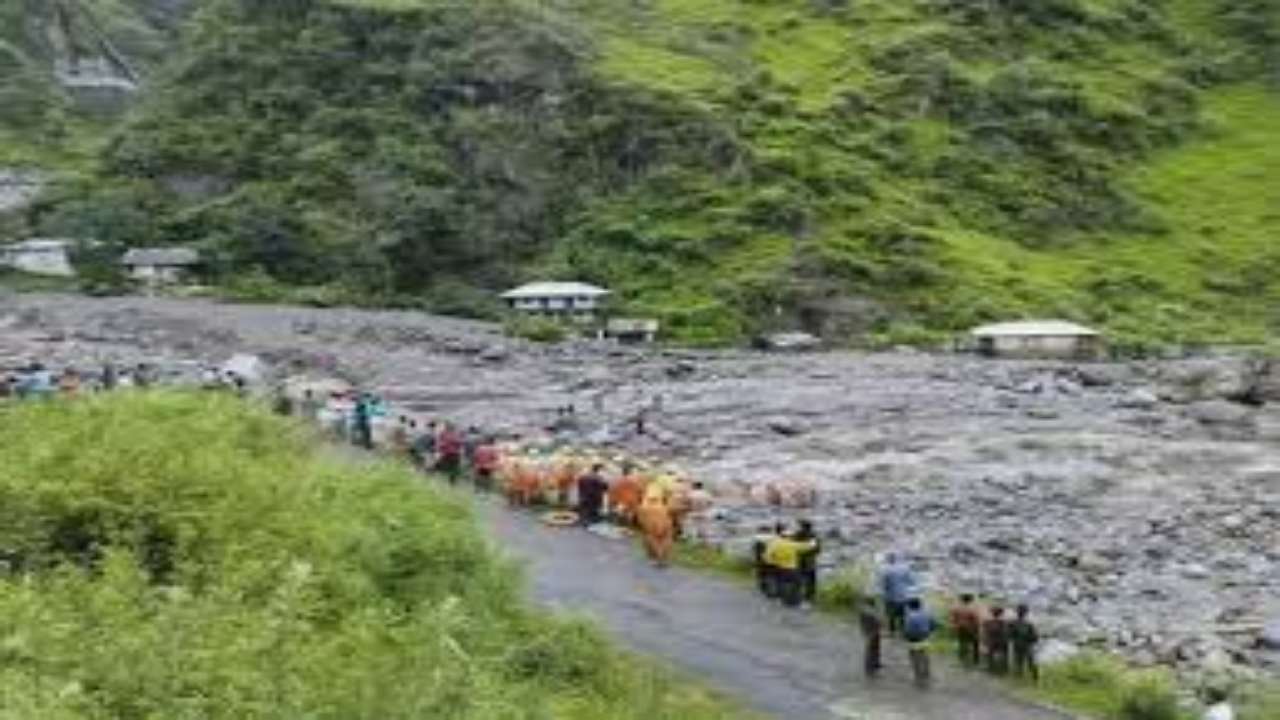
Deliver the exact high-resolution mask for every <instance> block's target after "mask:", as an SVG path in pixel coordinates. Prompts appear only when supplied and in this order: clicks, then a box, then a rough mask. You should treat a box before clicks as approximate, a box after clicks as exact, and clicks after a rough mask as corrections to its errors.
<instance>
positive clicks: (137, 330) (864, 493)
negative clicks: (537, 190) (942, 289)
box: [0, 295, 1280, 674]
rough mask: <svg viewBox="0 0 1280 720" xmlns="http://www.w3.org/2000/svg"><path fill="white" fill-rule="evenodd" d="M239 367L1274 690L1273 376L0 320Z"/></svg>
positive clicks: (367, 331) (167, 306) (102, 308)
mask: <svg viewBox="0 0 1280 720" xmlns="http://www.w3.org/2000/svg"><path fill="white" fill-rule="evenodd" d="M236 353H252V354H256V355H258V356H260V357H262V358H264V359H265V360H266V361H267V362H268V363H270V364H271V365H272V367H273V368H275V369H276V371H277V372H279V373H280V374H282V375H285V374H298V373H309V374H313V375H318V376H328V375H338V376H343V377H346V378H349V379H351V380H353V381H355V382H358V383H360V384H362V385H365V386H368V387H375V388H378V389H380V390H381V391H382V392H383V393H384V394H385V395H386V396H387V397H388V399H389V400H391V401H392V402H393V403H396V405H397V407H399V408H406V409H409V410H410V411H412V412H414V413H417V414H421V415H431V416H437V417H448V418H451V419H454V420H456V421H458V422H461V423H464V424H475V425H479V426H482V427H484V428H487V429H491V430H494V431H501V432H507V433H512V434H520V435H522V436H524V437H526V438H540V437H545V436H546V431H545V430H544V428H546V427H547V426H549V425H551V424H553V423H554V421H555V419H556V409H557V408H561V407H564V406H566V405H573V406H574V407H575V409H576V418H577V419H576V427H575V428H569V429H567V430H566V431H564V432H563V433H562V437H566V438H567V439H568V440H569V441H571V442H574V443H575V444H579V445H593V446H599V447H612V448H617V449H619V450H620V451H626V452H628V453H631V454H637V455H641V456H647V457H653V458H655V459H661V460H663V461H665V462H673V463H676V464H678V465H680V466H681V467H683V468H684V469H686V470H687V471H689V472H690V473H691V474H693V475H694V476H696V477H698V478H702V479H705V480H707V481H709V482H710V483H712V484H713V485H714V486H715V487H716V488H717V490H718V491H719V493H720V494H721V496H722V498H723V502H722V508H721V509H720V511H719V513H718V514H719V521H718V522H717V523H716V526H715V528H714V530H713V531H712V535H713V537H714V539H715V540H716V541H717V542H720V543H723V544H724V545H725V546H726V547H727V548H729V549H730V550H734V549H740V548H741V547H742V546H743V543H744V538H746V537H747V536H749V535H750V534H751V533H752V532H753V531H754V530H755V527H756V525H757V524H758V523H760V522H762V521H767V520H770V519H773V518H775V517H779V516H797V515H800V514H804V515H807V516H809V517H812V518H814V519H815V520H816V521H817V523H818V525H819V527H820V528H821V529H822V530H823V531H824V532H825V533H826V534H827V535H828V537H829V540H828V542H827V549H828V551H827V553H826V555H825V558H826V561H827V562H829V563H831V564H840V565H848V564H864V565H865V564H868V563H870V562H873V560H874V558H876V557H877V556H879V555H880V554H882V553H884V552H886V551H889V550H899V551H902V552H906V553H909V554H911V555H912V556H914V557H915V558H916V559H917V560H918V562H919V563H920V564H921V566H922V567H923V568H925V569H926V575H927V577H928V580H929V583H930V584H931V585H932V586H933V587H935V588H938V589H948V590H952V589H953V590H961V589H971V590H975V591H979V592H983V593H986V594H989V595H991V596H994V597H997V598H1001V599H1003V600H1005V601H1009V602H1016V601H1027V602H1030V603H1031V604H1032V605H1033V607H1036V608H1037V609H1038V611H1039V613H1040V614H1041V616H1042V618H1044V621H1045V623H1046V625H1047V626H1049V628H1050V629H1051V632H1052V634H1053V636H1054V637H1055V638H1056V639H1057V640H1058V641H1061V642H1062V643H1065V644H1066V645H1059V646H1058V647H1069V646H1081V645H1097V646H1103V647H1109V648H1112V649H1115V650H1117V651H1120V652H1122V653H1124V654H1125V655H1126V656H1128V657H1129V658H1131V659H1133V660H1135V661H1137V662H1139V663H1152V664H1154V663H1167V664H1174V665H1177V666H1179V667H1180V668H1181V669H1182V670H1184V671H1185V672H1188V673H1193V674H1194V673H1201V672H1215V673H1216V672H1241V673H1246V674H1247V673H1255V672H1263V673H1277V672H1280V668H1278V664H1280V655H1277V654H1276V653H1274V652H1272V651H1268V650H1266V649H1265V644H1266V643H1265V642H1264V636H1266V635H1267V634H1268V633H1267V632H1266V631H1265V628H1266V626H1267V625H1268V620H1271V621H1273V622H1274V621H1275V620H1276V619H1277V618H1280V367H1276V368H1272V367H1271V366H1270V365H1268V364H1266V363H1262V362H1258V361H1253V360H1249V359H1245V358H1240V357H1230V356H1223V357H1215V358H1202V359H1196V360H1184V361H1168V362H1144V363H1132V364H1107V365H1072V364H1061V363H1021V362H993V361H983V360H979V359H976V358H969V357H957V356H933V355H925V354H918V353H911V352H901V353H892V354H876V355H862V354H843V353H830V354H803V355H769V354H762V353H748V352H733V351H726V352H686V351H662V350H646V349H628V348H618V347H613V346H608V345H595V344H575V345H565V346H558V347H541V346H532V345H528V344H525V343H521V342H516V341H511V340H509V339H507V338H504V337H502V336H501V334H500V333H499V332H498V330H497V329H496V328H495V327H493V326H489V325H485V324H478V323H469V322H465V321H457V320H447V319H440V318H431V317H427V316H424V315H421V314H417V313H403V312H388V313H369V312H359V311H349V310H319V309H301V308H264V307H251V306H236V305H219V304H213V303H209V302H204V301H181V300H164V299H138V298H124V299H87V298H71V297H52V296H30V295H25V296H12V295H8V296H0V367H9V366H15V365H18V364H20V363H22V362H26V361H30V360H40V361H43V362H45V363H46V364H47V365H50V366H52V367H54V368H59V367H63V366H68V365H70V366H76V367H80V368H85V369H87V368H89V367H92V366H94V365H96V364H98V363H100V362H102V361H104V360H112V361H116V362H122V363H135V362H141V361H146V362H151V363H155V364H158V365H159V366H161V367H162V368H165V369H166V370H167V371H169V372H172V373H180V374H187V375H188V376H189V375H190V374H191V373H192V372H193V368H195V367H197V366H198V364H199V363H202V362H221V361H223V360H225V359H227V358H228V357H229V356H231V355H233V354H236ZM642 413H643V414H644V415H645V417H646V423H645V425H646V428H645V430H646V432H644V433H643V434H639V433H638V432H637V427H636V422H635V420H636V418H637V416H638V415H640V414H642ZM776 481H797V482H802V483H807V484H810V483H811V484H813V485H814V486H815V487H817V488H818V489H819V493H818V500H817V505H816V507H813V508H809V509H795V510H785V509H781V508H773V507H761V506H759V505H757V504H754V503H752V502H750V501H749V500H748V497H749V496H750V489H751V488H752V487H753V486H756V487H757V488H758V486H760V485H761V484H764V483H769V482H776ZM1273 632H1274V631H1273ZM1274 634H1280V633H1274ZM1272 640H1273V641H1275V642H1277V643H1280V637H1273V638H1272Z"/></svg>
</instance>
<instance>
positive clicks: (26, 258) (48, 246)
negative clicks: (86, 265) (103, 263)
mask: <svg viewBox="0 0 1280 720" xmlns="http://www.w3.org/2000/svg"><path fill="white" fill-rule="evenodd" d="M74 247H75V241H74V240H59V239H52V238H33V239H31V240H25V241H23V242H19V243H13V244H11V245H0V265H3V266H6V267H10V268H13V269H14V270H19V271H21V272H24V273H29V274H31V275H49V276H54V277H72V276H74V275H75V274H76V271H75V269H74V268H73V267H72V266H71V255H70V253H71V250H72V249H73V248H74Z"/></svg>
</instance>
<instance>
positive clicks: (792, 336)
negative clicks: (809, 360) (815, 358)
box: [759, 332, 822, 352]
mask: <svg viewBox="0 0 1280 720" xmlns="http://www.w3.org/2000/svg"><path fill="white" fill-rule="evenodd" d="M759 344H760V345H761V346H762V347H763V348H764V349H766V350H773V351H775V352H800V351H804V350H817V349H818V348H820V347H822V340H821V338H818V337H815V336H813V335H810V334H809V333H802V332H795V333H775V334H773V335H767V336H765V337H763V338H761V340H760V343H759Z"/></svg>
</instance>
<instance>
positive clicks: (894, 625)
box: [858, 553, 1040, 688]
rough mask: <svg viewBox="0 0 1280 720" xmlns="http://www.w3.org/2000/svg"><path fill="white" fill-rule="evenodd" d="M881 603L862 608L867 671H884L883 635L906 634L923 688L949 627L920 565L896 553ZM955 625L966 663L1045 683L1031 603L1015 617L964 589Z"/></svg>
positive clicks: (881, 586)
mask: <svg viewBox="0 0 1280 720" xmlns="http://www.w3.org/2000/svg"><path fill="white" fill-rule="evenodd" d="M877 589H878V590H879V602H877V598H875V597H870V596H869V597H866V598H863V599H862V601H861V602H860V603H859V607H858V620H859V626H860V628H861V630H862V635H863V640H864V647H863V651H864V672H865V673H866V675H867V676H868V677H876V676H877V675H879V673H880V672H881V671H882V670H883V668H884V664H883V647H884V642H883V639H884V637H885V636H886V635H888V636H889V637H896V638H901V639H902V640H903V641H904V642H906V644H907V650H908V656H909V657H910V661H911V669H912V675H913V676H914V679H915V682H916V684H917V685H919V686H920V687H922V688H923V687H928V685H929V684H930V682H931V680H932V668H931V660H930V653H931V651H932V646H933V645H934V643H935V642H936V640H935V638H936V637H937V635H938V634H939V632H940V631H941V630H942V629H943V628H942V627H941V626H940V624H939V623H938V621H937V619H936V618H935V616H934V615H933V613H931V612H930V611H929V609H928V608H927V606H926V604H925V600H924V598H923V593H922V592H921V590H920V583H919V578H918V576H917V575H916V572H915V569H914V568H913V567H912V566H911V563H910V562H908V561H907V560H906V559H905V558H902V557H901V556H899V555H897V554H895V553H890V554H889V555H888V556H887V558H886V562H885V565H884V567H883V568H882V569H881V571H880V575H879V578H878V588H877ZM948 621H949V629H950V631H951V635H952V638H953V642H954V643H955V652H956V655H957V657H958V658H959V660H960V664H961V665H962V666H963V667H966V668H970V669H978V668H985V669H986V670H987V671H988V672H990V673H992V674H993V675H999V676H1005V675H1009V674H1010V672H1012V673H1013V674H1014V675H1016V676H1017V677H1019V678H1025V679H1028V680H1030V681H1031V682H1039V680H1040V669H1039V666H1038V665H1037V663H1036V650H1037V647H1038V646H1039V643H1040V632H1039V630H1038V628H1037V627H1036V625H1035V623H1033V622H1032V621H1031V611H1030V608H1029V607H1028V606H1027V605H1018V606H1017V608H1016V610H1015V615H1014V617H1012V618H1010V617H1008V616H1007V614H1006V610H1005V608H1004V607H1003V606H1001V605H998V604H993V605H991V606H990V607H988V608H983V607H982V606H981V605H979V604H978V602H977V598H976V597H975V596H974V595H973V594H971V593H965V594H962V595H961V596H960V597H959V601H958V602H957V603H956V604H955V605H954V606H953V607H952V608H951V611H950V613H949V617H948Z"/></svg>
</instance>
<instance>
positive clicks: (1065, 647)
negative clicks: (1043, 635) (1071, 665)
mask: <svg viewBox="0 0 1280 720" xmlns="http://www.w3.org/2000/svg"><path fill="white" fill-rule="evenodd" d="M1079 654H1080V646H1079V645H1075V644H1073V643H1069V642H1066V641H1065V640H1058V639H1057V638H1050V639H1048V640H1046V641H1044V642H1042V643H1040V647H1039V649H1037V650H1036V660H1037V662H1039V663H1040V665H1042V666H1049V665H1059V664H1062V663H1064V662H1066V661H1068V660H1070V659H1071V658H1073V657H1075V656H1077V655H1079Z"/></svg>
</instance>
